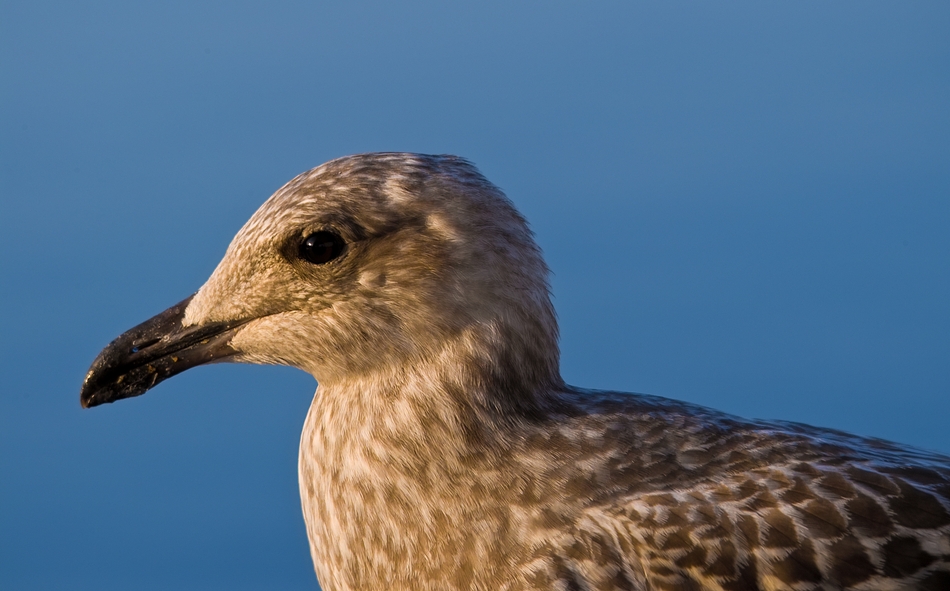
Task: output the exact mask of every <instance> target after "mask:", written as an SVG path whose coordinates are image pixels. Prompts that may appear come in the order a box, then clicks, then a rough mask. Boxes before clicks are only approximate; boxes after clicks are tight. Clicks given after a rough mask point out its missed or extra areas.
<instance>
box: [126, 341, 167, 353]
mask: <svg viewBox="0 0 950 591" xmlns="http://www.w3.org/2000/svg"><path fill="white" fill-rule="evenodd" d="M160 340H161V339H149V340H147V341H141V342H138V343H132V348H131V349H130V350H129V353H138V352H139V351H141V350H142V349H147V348H149V347H151V346H152V345H154V344H155V343H157V342H158V341H160Z"/></svg>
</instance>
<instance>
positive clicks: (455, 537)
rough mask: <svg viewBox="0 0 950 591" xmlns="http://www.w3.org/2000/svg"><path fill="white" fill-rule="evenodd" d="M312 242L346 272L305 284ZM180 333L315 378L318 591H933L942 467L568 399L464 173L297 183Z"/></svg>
mask: <svg viewBox="0 0 950 591" xmlns="http://www.w3.org/2000/svg"><path fill="white" fill-rule="evenodd" d="M319 230H328V231H334V232H337V233H339V235H340V236H342V237H343V239H344V240H345V241H346V243H347V247H346V250H345V251H344V254H343V255H342V256H341V257H340V258H339V259H337V260H334V261H331V262H330V263H328V264H326V265H311V264H309V263H307V262H306V261H301V260H300V259H299V257H298V256H296V251H295V248H296V245H297V244H299V242H300V240H301V239H302V238H303V237H305V236H307V235H308V234H309V233H312V232H315V231H319ZM185 318H186V321H185V324H186V325H200V324H202V323H207V322H212V321H232V320H240V321H241V322H243V323H244V324H243V325H242V327H241V328H240V329H239V330H237V331H236V332H235V336H234V337H233V339H232V341H231V346H232V347H234V349H236V350H237V351H239V354H238V357H237V359H238V360H240V361H245V362H252V363H279V364H286V365H292V366H296V367H300V368H302V369H304V370H306V371H308V372H310V373H311V374H313V375H314V376H315V377H316V379H317V381H318V383H319V388H318V389H317V392H316V395H315V397H314V401H313V404H312V406H311V409H310V412H309V414H308V416H307V420H306V423H305V425H304V430H303V434H302V437H301V445H300V463H299V472H300V491H301V498H302V504H303V512H304V517H305V520H306V524H307V533H308V536H309V539H310V545H311V551H312V556H313V560H314V565H315V567H316V571H317V575H318V578H319V581H320V584H321V585H322V587H323V588H324V589H325V590H326V591H349V590H357V589H360V590H373V589H378V590H395V589H407V590H409V589H412V590H418V591H421V590H428V589H433V590H434V589H485V590H489V589H490V590H496V589H510V590H519V589H524V590H527V589H564V590H594V589H597V590H607V589H631V590H653V589H657V590H660V589H662V590H694V589H695V590H699V589H710V590H720V589H721V590H729V591H745V590H755V589H762V590H778V589H795V590H806V589H855V590H890V589H893V590H904V589H908V590H909V589H915V590H921V591H923V590H927V591H940V590H947V589H950V458H947V457H945V456H941V455H937V454H932V453H927V452H923V451H918V450H914V449H911V448H907V447H903V446H899V445H896V444H892V443H888V442H884V441H880V440H875V439H866V438H860V437H855V436H851V435H848V434H845V433H841V432H837V431H831V430H823V429H816V428H812V427H808V426H804V425H797V424H792V423H777V422H761V421H747V420H742V419H739V418H735V417H731V416H728V415H724V414H722V413H718V412H715V411H712V410H709V409H705V408H701V407H697V406H692V405H689V404H685V403H681V402H676V401H672V400H667V399H663V398H658V397H652V396H643V395H636V394H623V393H605V392H592V391H584V390H580V389H576V388H572V387H570V386H567V385H565V384H564V383H563V381H562V380H561V378H560V375H559V369H558V362H559V359H558V357H559V353H558V346H557V325H556V321H555V316H554V310H553V307H552V306H551V302H550V298H549V294H548V284H547V268H546V266H545V264H544V262H543V259H542V258H541V254H540V251H539V249H538V248H537V246H536V245H535V243H534V240H533V237H532V235H531V232H530V230H529V229H528V227H527V224H526V223H525V221H524V220H523V218H522V217H521V216H520V214H518V212H517V211H516V210H515V209H514V207H513V206H512V205H511V203H510V201H508V199H507V198H506V197H505V196H504V195H503V194H502V193H501V191H500V190H498V189H497V188H496V187H494V186H493V185H492V184H491V183H489V182H488V181H487V180H485V179H484V178H483V177H482V176H481V175H480V174H479V173H478V172H477V171H476V170H475V168H474V167H472V166H471V165H470V164H468V163H467V162H465V161H464V160H462V159H459V158H456V157H451V156H421V155H412V154H366V155H360V156H351V157H347V158H343V159H339V160H335V161H333V162H330V163H327V164H325V165H323V166H321V167H318V168H316V169H314V170H312V171H310V172H308V173H304V174H303V175H300V176H299V177H297V178H296V179H294V180H293V181H291V182H290V183H288V184H287V185H286V186H285V187H283V188H282V189H281V190H279V191H278V192H277V193H276V194H275V195H274V196H273V197H272V198H271V199H270V200H268V201H267V202H266V203H265V204H264V205H263V206H262V207H261V209H260V210H259V211H258V212H257V213H256V214H255V215H254V216H253V217H252V218H251V220H250V221H249V222H248V223H247V225H246V226H245V227H244V228H243V229H242V230H241V231H240V232H239V233H238V235H237V237H236V238H235V239H234V242H233V243H232V244H231V246H230V247H229V249H228V252H227V254H226V255H225V257H224V260H223V261H222V262H221V264H220V265H219V267H218V268H217V270H216V271H215V272H214V274H213V275H212V277H211V278H210V279H209V281H208V283H207V284H206V285H205V286H204V287H202V289H201V290H200V291H199V292H198V294H196V296H195V297H194V299H193V300H192V301H191V303H190V304H189V306H188V308H187V311H186V315H185Z"/></svg>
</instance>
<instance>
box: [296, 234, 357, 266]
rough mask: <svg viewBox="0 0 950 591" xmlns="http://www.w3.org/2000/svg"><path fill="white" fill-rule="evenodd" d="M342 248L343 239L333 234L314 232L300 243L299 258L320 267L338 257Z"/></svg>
mask: <svg viewBox="0 0 950 591" xmlns="http://www.w3.org/2000/svg"><path fill="white" fill-rule="evenodd" d="M344 246H346V243H345V242H343V239H342V238H340V236H339V235H337V234H334V233H333V232H326V231H321V232H314V233H313V234H311V235H309V236H307V237H306V238H304V240H303V242H301V243H300V258H302V259H305V260H307V261H309V262H311V263H313V264H314V265H322V264H323V263H329V262H330V261H332V260H333V259H335V258H336V257H338V256H340V253H342V252H343V247H344Z"/></svg>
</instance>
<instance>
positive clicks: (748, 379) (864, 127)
mask: <svg viewBox="0 0 950 591" xmlns="http://www.w3.org/2000/svg"><path fill="white" fill-rule="evenodd" d="M632 4H633V3H630V2H613V3H610V2H573V3H567V2H523V3H517V2H514V3H513V2H479V3H439V2H399V3H383V2H375V3H374V2H335V3H332V4H326V3H311V2H284V3H266V4H265V3H259V4H250V3H242V2H220V3H209V2H177V3H176V2H161V3H129V2H83V3H77V2H63V3H54V2H43V1H37V0H31V1H30V2H18V1H11V0H5V1H4V2H3V3H2V4H0V80H2V83H0V229H2V231H0V251H2V253H3V254H2V256H0V277H2V282H0V298H2V299H0V302H2V305H3V310H4V313H3V314H0V368H2V376H3V380H2V386H0V402H2V404H0V588H3V589H77V590H79V589H96V590H110V589H140V590H148V589H172V588H173V589H229V590H231V589H235V590H239V589H262V588H267V589H316V588H317V585H316V582H315V579H314V575H313V571H312V567H311V564H310V557H309V554H308V550H307V544H306V537H305V533H304V528H303V521H302V518H301V516H300V510H299V505H298V499H297V484H296V454H297V441H298V436H299V432H300V427H301V425H302V422H303V419H304V415H305V413H306V409H307V406H308V405H309V402H310V398H311V395H312V392H313V389H314V386H315V384H314V382H313V380H312V379H311V378H310V377H309V376H307V375H304V374H302V373H300V372H297V371H295V370H291V369H286V368H266V367H248V366H236V365H219V366H212V367H203V368H199V369H196V370H192V371H190V372H187V373H186V374H183V375H181V376H178V377H176V378H174V379H172V380H170V381H168V382H166V383H163V384H161V385H160V386H159V387H157V388H156V389H155V390H154V391H152V392H149V393H148V394H147V395H146V396H144V397H141V398H137V399H134V400H128V401H124V402H122V403H119V404H115V405H111V406H108V407H104V408H97V409H94V410H89V411H83V410H81V409H80V407H79V400H78V392H79V385H80V383H81V381H82V377H83V375H84V373H85V371H86V369H87V367H88V365H89V363H90V362H91V361H92V359H93V357H94V356H95V355H96V353H98V351H99V350H100V348H101V347H102V346H104V345H105V344H106V343H108V342H109V341H110V340H111V339H112V338H113V337H115V336H116V335H118V334H119V333H120V332H122V331H123V330H125V329H127V328H129V327H131V326H132V325H134V324H137V323H138V322H140V321H141V320H144V319H145V318H147V317H149V316H151V315H152V314H154V313H156V312H159V311H161V310H163V309H164V308H166V307H167V306H169V305H171V304H173V303H175V302H177V301H179V300H181V299H182V298H184V297H185V296H187V295H189V294H190V293H192V292H193V291H195V290H196V289H197V288H198V287H199V286H200V285H201V283H202V282H203V281H204V279H205V278H206V277H207V276H208V274H209V273H210V272H211V270H212V269H213V268H214V266H215V264H216V263H217V261H218V259H219V258H220V256H221V255H222V254H223V253H224V250H225V248H226V247H227V244H228V242H229V240H230V239H231V237H232V235H233V234H234V233H235V232H236V230H237V229H238V228H239V227H240V226H241V224H242V223H243V222H244V221H245V220H246V219H247V217H248V216H249V215H250V214H251V213H252V212H253V211H254V210H255V209H256V208H257V207H258V205H259V204H260V203H261V202H263V201H264V199H266V198H267V197H268V196H269V195H270V194H271V193H272V192H273V191H274V190H275V189H277V188H278V187H279V186H280V185H281V184H283V183H284V182H285V181H287V180H288V179H290V178H291V177H292V176H294V175H295V174H297V173H299V172H301V171H303V170H306V169H308V168H310V167H313V166H315V165H317V164H320V163H321V162H323V161H326V160H328V159H331V158H334V157H337V156H341V155H345V154H350V153H354V152H364V151H375V150H387V151H388V150H406V151H418V152H429V153H444V152H449V153H456V154H460V155H463V156H465V157H467V158H469V159H471V160H472V161H473V162H475V163H476V164H477V165H478V166H479V167H480V168H481V169H482V171H483V172H484V173H485V174H486V175H487V176H488V177H489V178H490V179H491V180H493V181H494V182H495V183H496V184H498V185H500V186H501V187H502V188H503V189H504V190H506V192H507V193H508V194H509V196H510V197H511V198H512V199H513V200H514V201H515V203H516V204H517V205H518V206H519V207H520V208H521V210H522V211H523V212H524V213H525V214H526V216H527V217H528V219H529V220H530V221H531V223H532V225H533V228H534V230H535V231H536V233H537V236H538V241H539V242H540V244H541V246H542V248H543V249H544V251H545V253H546V255H547V259H548V262H549V264H550V266H551V268H552V269H553V272H554V276H553V286H554V297H555V304H556V306H557V310H558V313H559V315H560V319H561V327H562V341H561V342H562V351H563V373H564V376H565V378H566V379H567V380H568V381H569V382H571V383H574V384H577V385H580V386H585V387H594V388H613V389H622V390H631V391H640V392H649V393H652V394H659V395H663V396H669V397H675V398H681V399H685V400H689V401H692V402H696V403H699V404H704V405H709V406H713V407H716V408H720V409H723V410H727V411H729V412H733V413H737V414H740V415H743V416H748V417H761V418H782V419H789V420H795V421H802V422H807V423H813V424H817V425H822V426H829V427H836V428H840V429H845V430H848V431H853V432H856V433H860V434H862V435H873V436H879V437H884V438H888V439H894V440H898V441H902V442H906V443H909V444H913V445H917V446H922V447H925V448H930V449H936V450H940V451H943V452H948V453H950V419H948V417H950V306H948V302H950V35H948V33H947V32H948V31H950V4H948V3H947V2H945V1H940V2H874V1H861V2H835V3H827V2H810V1H805V2H784V3H777V2H768V3H763V2H729V3H727V4H726V5H725V6H723V5H722V4H723V3H711V2H679V1H665V2H662V3H648V4H641V5H637V6H632Z"/></svg>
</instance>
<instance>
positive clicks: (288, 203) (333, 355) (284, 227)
mask: <svg viewBox="0 0 950 591" xmlns="http://www.w3.org/2000/svg"><path fill="white" fill-rule="evenodd" d="M441 358H446V359H450V360H454V361H456V362H458V363H459V364H466V365H467V366H470V367H475V368H481V369H480V370H479V371H481V372H482V373H483V375H481V376H480V377H477V378H476V379H481V380H488V381H491V379H492V376H498V375H506V376H516V377H515V378H511V377H509V378H507V379H508V380H509V382H510V381H511V380H512V379H514V380H515V382H516V383H509V384H507V385H506V386H505V387H507V388H509V389H511V390H531V389H533V388H537V387H542V386H543V385H547V384H550V383H552V382H553V381H558V380H559V379H560V378H559V377H558V367H557V366H558V349H557V325H556V321H555V317H554V311H553V307H552V305H551V302H550V297H549V293H548V283H547V268H546V266H545V264H544V261H543V259H542V257H541V253H540V250H539V249H538V247H537V246H536V244H535V242H534V240H533V236H532V233H531V231H530V230H529V228H528V226H527V224H526V222H525V220H524V218H522V217H521V215H520V214H519V213H518V212H517V210H516V209H515V208H514V206H513V205H512V204H511V202H510V201H509V200H508V199H507V198H506V197H505V196H504V194H503V193H502V192H501V191H500V190H499V189H498V188H497V187H495V186H494V185H492V184H491V183H490V182H488V181H487V180H486V179H485V178H484V177H483V176H482V175H481V174H480V173H479V172H478V171H477V170H476V169H475V168H474V167H473V166H472V165H471V164H469V163H468V162H466V161H465V160H463V159H460V158H457V157H453V156H425V155H416V154H399V153H383V154H363V155H357V156H349V157H345V158H341V159H338V160H334V161H331V162H328V163H326V164H324V165H322V166H319V167H317V168H315V169H313V170H311V171H309V172H306V173H303V174H301V175H299V176H298V177H296V178H295V179H293V180H291V181H290V182H289V183H287V184H286V185H285V186H284V187H282V188H281V189H279V190H278V191H277V192H276V193H275V194H274V195H273V196H272V197H271V198H270V199H268V200H267V201H266V202H265V203H264V204H263V205H262V206H261V208H260V209H259V210H258V211H257V212H256V213H255V214H254V215H253V216H252V217H251V219H250V220H248V222H247V223H246V224H245V225H244V227H243V228H241V230H240V231H239V232H238V234H237V235H236V236H235V238H234V240H233V241H232V242H231V244H230V246H229V247H228V249H227V252H226V254H225V255H224V258H223V259H222V260H221V262H220V263H219V265H218V266H217V268H216V269H215V271H214V272H213V273H212V275H211V277H210V278H209V279H208V281H207V282H206V283H205V284H204V285H203V286H202V287H201V288H200V289H199V290H198V291H197V293H195V294H194V295H193V296H191V297H189V298H188V299H186V300H184V301H182V302H180V303H179V304H177V305H175V306H173V307H171V308H169V309H168V310H166V311H165V312H162V313H161V314H159V315H157V316H155V317H154V318H152V319H150V320H147V321H146V322H144V323H142V324H141V325H139V326H137V327H135V328H133V329H131V330H130V331H128V332H126V333H125V334H123V335H121V336H120V337H118V338H117V339H116V340H115V341H113V342H112V343H110V344H109V345H108V346H107V347H106V348H105V349H104V350H103V351H102V353H100V355H99V356H98V357H97V358H96V360H95V361H94V362H93V365H92V367H91V368H90V371H89V373H88V375H87V377H86V380H85V382H84V384H83V388H82V393H81V401H82V404H83V406H96V405H98V404H102V403H106V402H113V401H115V400H118V399H122V398H128V397H131V396H137V395H140V394H143V393H144V392H145V391H147V390H148V389H150V388H151V387H153V386H155V385H156V384H158V383H159V382H161V381H162V380H164V379H166V378H168V377H171V376H172V375H175V374H177V373H180V372H181V371H184V370H185V369H188V368H190V367H194V366H196V365H201V364H204V363H210V362H218V361H236V362H247V363H264V364H280V365H289V366H293V367H298V368H300V369H303V370H305V371H307V372H309V373H310V374H312V375H313V376H314V377H315V378H316V379H317V381H318V382H319V383H321V384H323V383H333V382H334V381H340V380H346V379H353V378H357V377H367V376H386V375H395V374H398V373H400V372H405V371H407V368H412V367H413V366H415V365H418V364H425V363H432V362H433V361H434V360H438V359H441Z"/></svg>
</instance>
